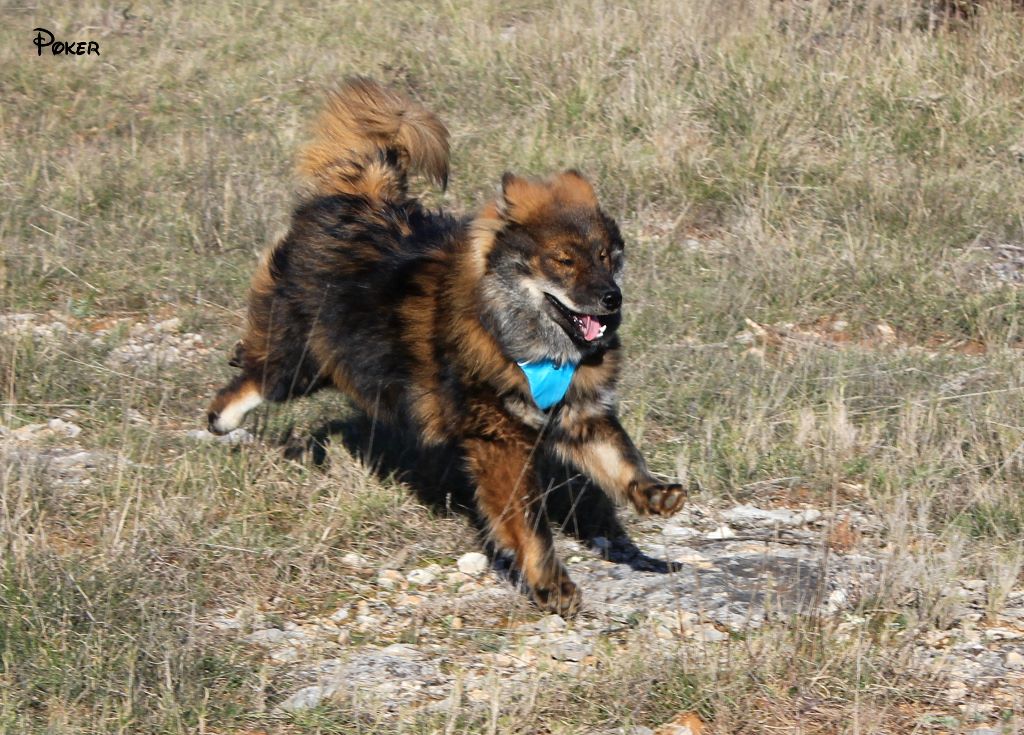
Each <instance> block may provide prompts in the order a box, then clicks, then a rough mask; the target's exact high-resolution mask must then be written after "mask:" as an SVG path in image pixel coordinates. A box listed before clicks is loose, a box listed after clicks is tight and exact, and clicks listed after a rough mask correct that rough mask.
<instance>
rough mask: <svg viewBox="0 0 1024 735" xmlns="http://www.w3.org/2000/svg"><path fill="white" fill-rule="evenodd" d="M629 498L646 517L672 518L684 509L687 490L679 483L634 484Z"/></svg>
mask: <svg viewBox="0 0 1024 735" xmlns="http://www.w3.org/2000/svg"><path fill="white" fill-rule="evenodd" d="M629 498H630V500H632V501H633V506H634V507H635V508H636V509H637V511H638V512H640V513H642V514H644V515H653V514H657V515H661V516H670V515H672V514H673V513H675V512H676V511H677V510H679V509H680V508H682V507H683V502H684V501H685V500H686V490H684V489H683V486H682V485H679V484H677V483H661V482H650V483H640V482H634V483H633V484H632V485H630V488H629Z"/></svg>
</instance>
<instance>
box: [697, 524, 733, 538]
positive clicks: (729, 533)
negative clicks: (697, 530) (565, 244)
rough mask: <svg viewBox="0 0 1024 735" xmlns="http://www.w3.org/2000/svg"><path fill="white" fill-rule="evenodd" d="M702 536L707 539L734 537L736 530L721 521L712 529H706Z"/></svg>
mask: <svg viewBox="0 0 1024 735" xmlns="http://www.w3.org/2000/svg"><path fill="white" fill-rule="evenodd" d="M704 537H705V538H709V539H728V538H736V532H735V531H733V530H732V529H731V528H729V527H728V526H727V525H725V524H724V523H723V524H722V525H721V526H719V527H718V528H716V529H715V530H714V531H708V533H706V534H705V535H704Z"/></svg>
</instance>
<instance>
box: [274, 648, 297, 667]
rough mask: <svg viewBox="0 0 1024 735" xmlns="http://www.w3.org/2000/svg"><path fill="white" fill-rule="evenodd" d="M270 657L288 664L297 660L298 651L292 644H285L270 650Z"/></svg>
mask: <svg viewBox="0 0 1024 735" xmlns="http://www.w3.org/2000/svg"><path fill="white" fill-rule="evenodd" d="M270 658H271V659H273V660H274V661H277V662H278V663H282V664H290V663H292V662H294V661H298V660H299V652H298V651H297V650H296V649H295V648H293V647H292V646H285V647H284V648H275V649H274V650H273V651H271V652H270Z"/></svg>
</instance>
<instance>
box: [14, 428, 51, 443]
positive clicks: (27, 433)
mask: <svg viewBox="0 0 1024 735" xmlns="http://www.w3.org/2000/svg"><path fill="white" fill-rule="evenodd" d="M45 428H46V424H25V425H24V426H19V427H18V428H17V429H15V430H14V431H12V432H11V436H12V437H14V438H15V439H16V440H17V441H27V440H29V439H32V438H33V437H34V436H35V435H36V434H38V433H39V432H40V431H42V430H44V429H45Z"/></svg>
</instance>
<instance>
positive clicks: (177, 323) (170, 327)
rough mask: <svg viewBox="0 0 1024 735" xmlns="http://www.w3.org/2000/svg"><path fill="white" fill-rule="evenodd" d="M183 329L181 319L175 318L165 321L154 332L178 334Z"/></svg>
mask: <svg viewBox="0 0 1024 735" xmlns="http://www.w3.org/2000/svg"><path fill="white" fill-rule="evenodd" d="M180 328H181V319H179V318H178V317H174V318H173V319H165V320H164V321H162V322H160V323H159V324H157V325H156V327H155V329H154V331H157V332H177V331H178V330H179V329H180Z"/></svg>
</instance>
